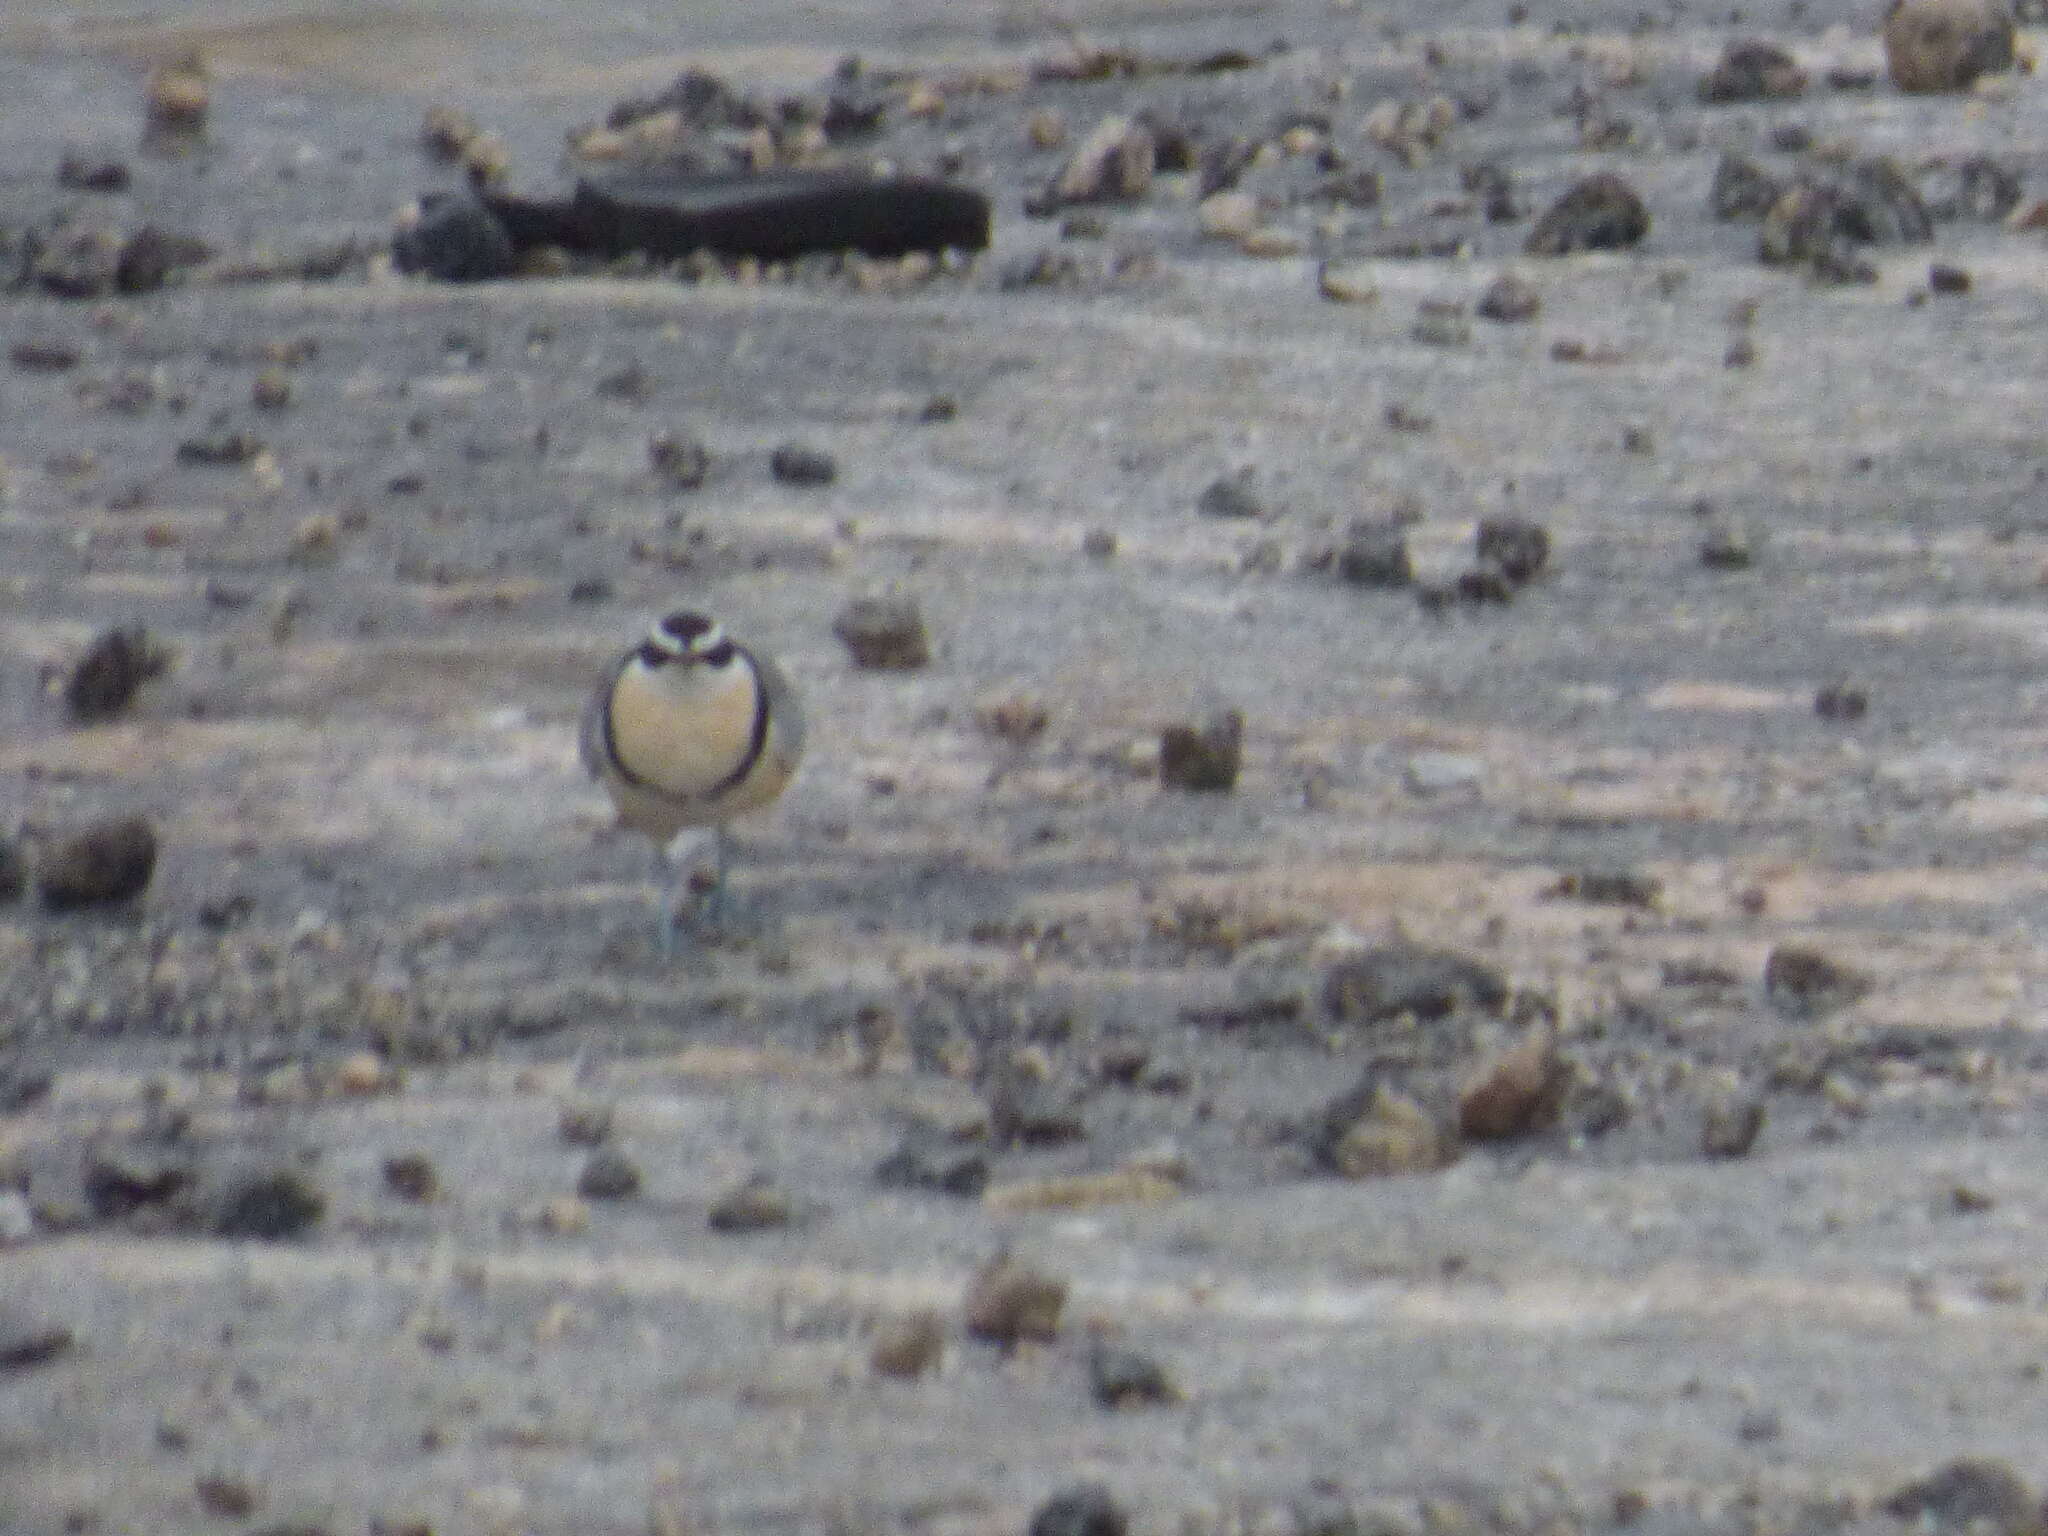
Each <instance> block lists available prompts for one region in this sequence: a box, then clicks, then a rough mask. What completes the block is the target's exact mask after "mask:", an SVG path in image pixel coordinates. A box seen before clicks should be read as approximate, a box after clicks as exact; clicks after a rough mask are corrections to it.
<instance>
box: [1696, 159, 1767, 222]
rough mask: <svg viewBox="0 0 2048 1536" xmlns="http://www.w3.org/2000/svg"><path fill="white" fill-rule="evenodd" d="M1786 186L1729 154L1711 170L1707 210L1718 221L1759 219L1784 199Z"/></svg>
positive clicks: (1754, 166) (1751, 161) (1757, 167)
mask: <svg viewBox="0 0 2048 1536" xmlns="http://www.w3.org/2000/svg"><path fill="white" fill-rule="evenodd" d="M1784 192H1785V184H1784V183H1783V182H1782V181H1780V180H1779V179H1778V178H1777V177H1775V176H1773V175H1771V173H1770V172H1768V171H1766V170H1765V169H1764V168H1763V167H1762V166H1760V165H1758V164H1757V163H1756V162H1755V161H1754V160H1751V159H1748V158H1747V157H1746V156H1743V155H1738V154H1736V153H1734V152H1733V151H1732V150H1731V151H1729V152H1728V153H1726V154H1723V155H1722V156H1721V163H1720V164H1719V165H1717V166H1716V167H1715V168H1714V186H1713V190H1712V191H1711V192H1709V193H1708V194H1707V207H1708V208H1709V209H1710V210H1711V211H1712V213H1713V215H1714V217H1715V218H1717V219H1723V220H1727V219H1760V218H1762V217H1763V216H1764V215H1765V214H1767V213H1769V212H1770V211H1771V205H1772V204H1773V203H1775V202H1777V200H1778V199H1779V198H1780V197H1782V196H1783V195H1784Z"/></svg>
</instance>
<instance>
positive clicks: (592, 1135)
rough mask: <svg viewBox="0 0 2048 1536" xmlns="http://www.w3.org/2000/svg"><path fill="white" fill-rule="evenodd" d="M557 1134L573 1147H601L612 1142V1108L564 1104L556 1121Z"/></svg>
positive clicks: (607, 1105) (597, 1105) (600, 1105)
mask: <svg viewBox="0 0 2048 1536" xmlns="http://www.w3.org/2000/svg"><path fill="white" fill-rule="evenodd" d="M555 1134H556V1135H558V1136H560V1137H561V1138H562V1140H563V1141H565V1142H567V1143H568V1144H569V1145H570V1146H572V1147H601V1146H603V1145H604V1144H605V1143H606V1142H607V1141H609V1140H611V1135H612V1106H611V1105H609V1104H564V1105H563V1106H562V1113H561V1114H560V1116H559V1117H557V1119H556V1121H555Z"/></svg>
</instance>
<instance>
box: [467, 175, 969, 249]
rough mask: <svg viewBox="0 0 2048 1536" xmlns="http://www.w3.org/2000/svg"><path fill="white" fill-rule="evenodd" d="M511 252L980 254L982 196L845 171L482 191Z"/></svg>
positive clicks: (625, 179) (627, 179)
mask: <svg viewBox="0 0 2048 1536" xmlns="http://www.w3.org/2000/svg"><path fill="white" fill-rule="evenodd" d="M483 204H484V206H485V207H486V208H487V209H488V210H489V211H490V212H491V213H492V214H494V215H495V216H496V217H497V219H498V220H499V221H500V223H502V224H503V226H504V228H505V231H506V234H507V235H508V236H509V237H510V239H511V242H512V245H513V248H514V249H515V250H520V251H524V250H529V249H532V248H534V247H537V246H550V245H552V246H560V247H562V248H563V249H564V250H569V251H580V252H584V253H587V254H590V255H596V256H603V257H606V258H617V257H620V256H624V255H626V254H628V253H630V252H641V253H644V254H645V255H646V256H647V257H649V258H650V259H652V260H655V261H673V260H682V259H684V258H687V257H690V256H694V255H695V254H696V253H698V252H699V251H711V252H715V253H716V254H718V255H720V256H725V257H729V258H734V257H741V256H753V257H756V258H758V259H759V260H761V261H793V260H795V259H796V258H797V257H799V256H804V255H808V254H810V253H812V252H816V251H845V250H855V251H862V252H865V253H866V254H867V255H870V256H902V255H905V254H906V253H908V252H911V251H933V252H936V251H943V250H947V249H959V250H973V251H978V250H983V249H985V248H986V247H987V245H988V238H989V200H988V198H987V197H986V196H985V195H984V194H983V193H980V192H977V191H974V190H972V189H970V188H967V187H962V186H956V185H954V184H953V183H951V182H945V181H936V180H932V179H929V178H925V177H915V176H897V177H873V176H861V175H855V174H851V173H849V172H845V171H773V172H767V173H762V174H747V175H716V176H697V175H681V176H678V175H670V174H654V173H649V174H640V175H626V176H615V177H607V178H605V179H604V180H602V181H598V180H592V179H589V178H585V179H584V180H582V181H579V182H578V183H577V184H576V189H575V191H574V192H573V193H572V194H571V196H570V197H568V198H567V199H565V200H555V201H547V200H544V199H533V198H522V197H512V196H509V195H504V194H499V193H486V194H484V198H483Z"/></svg>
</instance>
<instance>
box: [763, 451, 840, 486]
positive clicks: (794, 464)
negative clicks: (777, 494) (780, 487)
mask: <svg viewBox="0 0 2048 1536" xmlns="http://www.w3.org/2000/svg"><path fill="white" fill-rule="evenodd" d="M768 469H769V472H770V473H771V474H773V475H774V476H775V478H776V479H777V480H780V481H781V482H782V483H783V484H784V485H806V486H813V485H830V484H831V483H832V482H833V481H834V480H836V479H838V478H839V462H838V460H836V459H834V458H833V457H832V455H831V454H829V453H827V452H825V451H824V450H823V449H821V448H807V447H805V446H803V445H802V444H801V443H784V444H783V445H782V446H781V447H780V448H777V449H776V450H775V451H774V452H773V453H772V454H770V455H769V456H768Z"/></svg>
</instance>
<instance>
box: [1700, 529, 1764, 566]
mask: <svg viewBox="0 0 2048 1536" xmlns="http://www.w3.org/2000/svg"><path fill="white" fill-rule="evenodd" d="M1755 562H1756V547H1755V545H1754V543H1753V542H1752V541H1751V538H1750V533H1749V528H1748V526H1747V525H1746V524H1744V523H1742V522H1739V521H1737V520H1736V519H1734V518H1724V519H1721V520H1719V521H1717V522H1716V523H1715V524H1714V525H1713V526H1712V527H1711V528H1709V529H1708V530H1707V531H1706V533H1705V535H1703V536H1702V537H1701V539H1700V564H1701V565H1704V566H1705V567H1706V568H1707V569H1708V570H1710V571H1746V570H1748V569H1749V568H1750V566H1751V565H1753V564H1754V563H1755Z"/></svg>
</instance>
